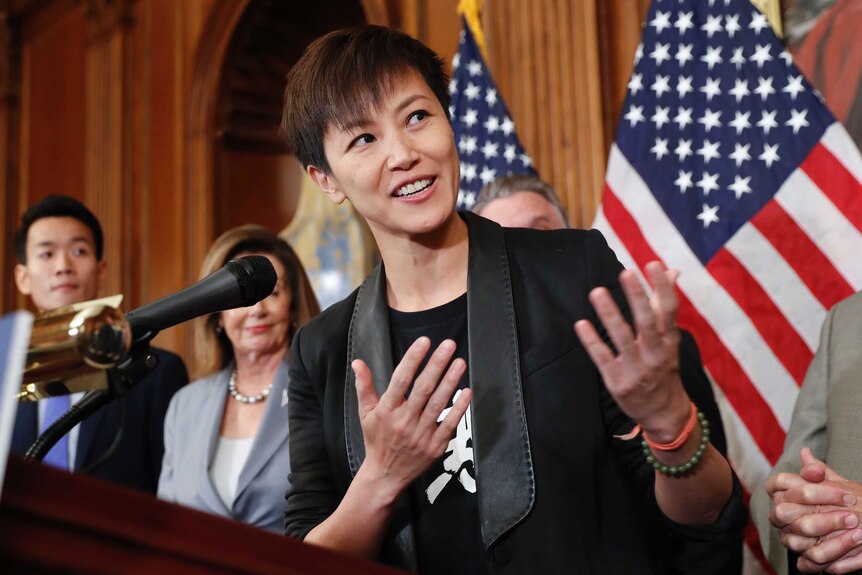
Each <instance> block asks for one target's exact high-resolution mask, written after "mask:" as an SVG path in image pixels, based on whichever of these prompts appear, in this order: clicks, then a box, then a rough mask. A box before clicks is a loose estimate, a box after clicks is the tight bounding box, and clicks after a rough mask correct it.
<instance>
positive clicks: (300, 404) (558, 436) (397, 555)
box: [286, 214, 745, 574]
mask: <svg viewBox="0 0 862 575" xmlns="http://www.w3.org/2000/svg"><path fill="white" fill-rule="evenodd" d="M463 217H464V219H465V220H466V222H467V224H468V226H469V239H470V254H469V264H468V266H469V267H468V289H467V306H468V331H469V333H468V338H469V357H468V366H469V370H470V386H471V388H472V390H473V400H472V403H471V410H472V422H473V450H474V458H475V469H476V472H477V484H478V489H477V495H478V498H479V513H480V525H481V531H482V539H483V543H484V551H485V558H486V562H487V565H488V568H489V570H490V571H491V572H492V573H553V572H566V573H601V574H614V573H620V574H622V573H625V574H630V573H638V574H649V573H668V572H675V571H673V570H672V568H671V567H669V565H671V564H673V563H674V562H675V561H676V556H677V555H679V553H680V552H682V554H683V556H685V554H686V552H685V551H684V550H683V549H678V548H674V546H672V545H668V541H667V538H666V533H667V532H668V531H675V532H677V533H680V534H684V535H685V537H686V538H688V539H690V540H692V541H719V542H722V541H727V540H728V538H730V539H733V540H734V541H736V542H739V541H741V539H740V538H739V534H740V533H741V528H742V526H743V525H744V523H745V510H744V506H743V504H742V501H741V497H740V496H739V489H738V485H737V489H736V490H735V494H734V497H733V498H732V499H731V501H730V502H729V504H728V506H727V507H726V508H725V510H724V513H723V514H722V517H721V518H720V519H719V521H718V523H717V524H716V525H714V526H710V527H706V528H700V529H694V528H685V527H682V526H678V525H674V524H671V522H670V521H669V520H667V519H666V518H664V517H663V516H662V515H661V513H660V511H659V510H658V507H657V504H656V502H655V496H654V472H653V470H652V467H650V466H647V465H646V463H645V461H644V458H643V454H642V452H641V448H640V443H639V442H638V441H628V442H624V441H621V440H618V439H614V438H613V437H612V436H613V435H615V434H617V435H618V434H624V433H627V432H629V431H630V430H631V429H632V427H633V422H632V421H631V420H630V419H629V418H628V417H627V416H626V415H625V414H624V413H623V412H622V411H621V410H620V409H619V407H618V406H617V405H616V403H615V402H614V401H613V399H612V398H611V396H610V394H609V393H608V392H607V390H606V389H605V387H604V385H603V383H602V380H601V378H600V377H599V374H598V371H597V369H596V368H595V366H594V365H593V363H592V361H591V360H590V358H589V356H588V355H587V353H586V351H585V350H584V348H583V347H582V346H581V344H580V342H579V341H578V339H577V336H576V335H575V333H574V331H573V329H572V326H573V324H574V322H575V321H576V320H578V319H581V318H589V319H591V320H593V321H594V322H595V321H596V318H595V314H594V312H593V309H592V306H591V305H590V303H589V301H588V300H587V294H588V293H589V291H590V290H591V289H592V288H593V287H596V286H601V285H604V286H608V287H609V288H610V289H611V291H612V293H613V294H614V295H615V297H616V298H617V300H618V301H619V302H622V299H623V298H622V292H621V288H620V286H619V284H618V281H617V276H618V274H619V272H620V270H621V266H620V264H619V263H618V262H617V260H616V258H615V257H614V255H613V253H612V252H611V251H610V249H609V248H608V247H607V244H606V243H605V241H604V238H603V237H602V236H601V234H599V233H598V232H594V231H593V232H585V231H581V230H562V231H554V232H537V231H534V230H521V229H502V228H500V227H499V226H498V225H497V224H494V223H492V222H489V221H488V220H485V219H483V218H480V217H478V216H474V215H472V214H463ZM623 305H624V304H623ZM391 349H392V348H391V345H390V340H389V329H388V317H387V304H386V279H385V271H384V269H383V267H382V266H380V267H378V268H377V270H376V271H375V272H372V274H371V276H370V277H369V278H368V279H367V280H366V281H365V283H364V284H363V285H362V286H361V287H360V288H359V289H358V290H357V291H356V292H354V293H353V294H352V295H351V296H350V297H348V298H347V299H346V300H344V301H343V302H340V303H338V304H335V305H333V306H332V307H330V308H329V309H327V310H326V311H324V312H323V313H322V314H321V315H320V316H318V317H317V318H316V319H315V320H313V321H312V322H311V323H309V324H308V325H307V326H306V327H305V328H304V329H303V330H301V331H300V332H299V333H298V334H297V336H296V338H295V339H294V346H293V353H292V358H293V359H292V364H291V382H290V386H289V396H290V403H289V412H290V435H291V441H290V451H291V468H292V470H293V473H292V475H291V484H292V489H291V490H290V491H289V492H288V502H287V513H286V530H287V532H288V534H291V535H295V536H298V537H304V536H305V535H306V533H307V532H308V531H309V530H310V529H311V528H313V527H314V526H315V525H317V524H318V523H320V522H321V521H322V520H323V519H325V518H326V517H328V516H329V515H330V514H331V513H332V511H333V510H334V509H335V508H336V507H337V505H338V503H339V502H340V500H341V498H342V496H343V495H344V493H345V491H346V490H347V487H348V485H349V484H350V481H351V480H352V478H353V476H354V475H355V474H356V471H357V469H358V468H359V466H360V464H361V463H362V460H363V458H364V455H365V448H364V443H363V438H362V431H361V427H360V425H359V418H358V414H357V407H356V391H355V382H354V377H353V373H352V371H351V370H349V369H347V366H348V365H349V363H350V361H351V360H352V359H353V358H362V359H364V360H365V361H366V362H367V363H368V365H369V367H370V368H371V372H372V373H373V374H374V383H375V387H377V391H378V392H379V393H382V392H383V391H384V389H385V387H386V385H387V383H388V381H389V379H390V377H391V374H392V371H393V358H392V357H391ZM687 355H690V354H683V356H682V357H683V360H684V361H688V360H687V359H686V356H687ZM689 370H690V367H686V372H688V371H689ZM715 421H716V422H717V421H718V419H716V420H715ZM402 499H404V498H402ZM655 525H660V526H661V530H660V532H656V530H655V529H654V526H655ZM678 547H685V546H678ZM380 558H381V560H382V561H384V562H386V563H390V564H393V565H397V566H402V567H407V568H415V566H416V556H415V545H414V542H413V531H412V526H411V517H410V511H409V506H408V505H407V504H406V502H405V501H402V505H400V506H399V507H398V508H397V509H396V511H395V514H394V516H393V518H392V521H391V524H390V528H389V531H388V532H387V535H386V538H385V541H384V546H383V549H382V551H381V557H380ZM712 560H713V559H712V558H710V559H709V561H712ZM719 561H721V559H719ZM695 567H696V569H695V572H698V573H704V572H708V571H709V569H710V565H709V563H705V564H702V565H699V566H695ZM719 572H722V573H728V571H719Z"/></svg>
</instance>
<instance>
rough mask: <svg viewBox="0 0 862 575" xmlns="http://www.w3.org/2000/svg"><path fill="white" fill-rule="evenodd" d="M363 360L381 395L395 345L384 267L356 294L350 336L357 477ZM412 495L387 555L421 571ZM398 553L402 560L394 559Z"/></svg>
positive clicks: (351, 447)
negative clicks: (357, 370)
mask: <svg viewBox="0 0 862 575" xmlns="http://www.w3.org/2000/svg"><path fill="white" fill-rule="evenodd" d="M354 359H361V360H363V361H365V363H366V364H368V368H369V369H370V370H371V374H372V375H373V376H374V388H375V390H376V391H377V394H378V395H381V394H382V393H383V392H384V391H386V388H387V387H388V386H389V380H390V379H392V371H393V369H394V365H393V363H392V343H391V338H390V337H389V307H388V304H387V303H386V273H385V271H384V269H383V264H382V263H381V264H380V265H378V266H377V268H375V270H374V271H373V272H371V275H369V276H368V278H366V280H365V282H363V284H362V286H361V287H360V288H359V292H358V293H357V295H356V303H355V304H354V306H353V317H352V318H351V320H350V330H349V332H348V335H347V370H346V371H347V375H346V377H345V384H344V439H345V442H346V445H347V459H348V462H349V464H350V473H351V474H352V475H354V476H355V475H356V472H357V471H358V470H359V466H360V465H362V462H363V461H364V460H365V441H364V439H363V437H362V426H361V425H360V423H359V410H358V406H357V399H356V378H355V376H354V375H353V370H352V369H351V368H350V362H352V361H353V360H354ZM409 497H410V494H409V492H405V493H404V494H402V496H401V498H400V499H399V500H398V504H397V506H396V508H395V511H394V513H393V515H392V519H391V521H390V523H389V532H390V533H392V534H393V536H392V539H393V541H392V544H391V545H390V546H388V549H387V552H388V554H389V555H390V558H391V559H393V560H395V561H397V562H398V564H399V565H401V566H404V567H406V568H408V569H410V570H412V571H416V569H417V568H418V562H417V557H416V540H415V535H414V532H413V524H412V520H413V518H412V513H411V512H410V502H409ZM392 554H397V555H398V557H397V558H395V557H391V556H392Z"/></svg>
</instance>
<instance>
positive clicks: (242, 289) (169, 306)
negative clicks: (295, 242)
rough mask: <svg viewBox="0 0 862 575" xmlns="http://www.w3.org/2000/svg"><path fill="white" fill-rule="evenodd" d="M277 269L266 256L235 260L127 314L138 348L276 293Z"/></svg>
mask: <svg viewBox="0 0 862 575" xmlns="http://www.w3.org/2000/svg"><path fill="white" fill-rule="evenodd" d="M276 279H277V277H276V273H275V268H274V267H272V263H271V262H270V261H269V259H268V258H266V257H265V256H245V257H241V258H237V259H235V260H231V261H229V262H228V263H226V264H225V265H224V267H222V268H221V269H219V270H217V271H215V272H213V273H212V274H210V275H208V276H207V277H205V278H204V279H202V280H200V281H199V282H197V283H196V284H194V285H191V286H189V287H187V288H185V289H183V290H180V291H178V292H176V293H173V294H171V295H168V296H165V297H163V298H161V299H158V300H156V301H154V302H152V303H149V304H147V305H145V306H142V307H139V308H138V309H136V310H133V311H130V312H129V313H127V314H126V320H128V322H129V325H130V326H131V328H132V341H133V342H134V345H137V344H141V343H144V342H148V341H150V340H151V339H153V338H154V337H155V336H156V334H158V333H159V332H160V331H161V330H163V329H166V328H169V327H173V326H175V325H177V324H180V323H183V322H184V321H188V320H190V319H194V318H196V317H199V316H202V315H208V314H211V313H215V312H217V311H223V310H226V309H233V308H236V307H248V306H250V305H254V304H256V303H257V302H259V301H260V300H262V299H264V298H265V297H267V296H268V295H270V294H271V293H272V290H273V289H274V288H275V282H276Z"/></svg>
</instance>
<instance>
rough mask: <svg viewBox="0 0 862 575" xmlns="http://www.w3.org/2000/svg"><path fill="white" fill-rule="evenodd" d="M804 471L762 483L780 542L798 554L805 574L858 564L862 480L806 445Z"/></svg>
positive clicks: (802, 455)
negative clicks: (835, 468)
mask: <svg viewBox="0 0 862 575" xmlns="http://www.w3.org/2000/svg"><path fill="white" fill-rule="evenodd" d="M800 458H801V460H802V465H803V467H802V470H801V471H800V472H799V474H796V473H778V474H776V475H774V476H772V477H770V478H769V480H768V481H767V482H766V492H767V493H768V494H769V496H770V497H771V498H772V501H773V503H774V505H773V507H772V511H770V513H769V522H770V523H772V525H774V526H775V527H777V528H778V529H780V530H781V543H782V545H784V546H785V547H787V548H788V549H791V550H793V551H795V552H797V553H799V555H800V557H799V560H798V561H797V567H798V568H799V570H800V571H802V572H804V573H817V572H820V571H826V572H828V573H847V572H849V571H855V570H857V569H860V568H862V529H860V528H859V518H860V517H862V484H859V483H857V482H855V481H849V480H847V479H845V478H844V477H842V476H841V475H839V474H838V473H836V472H835V471H833V470H832V469H831V468H830V467H829V466H828V465H826V464H825V463H824V462H822V461H820V460H819V459H817V458H816V457H814V455H813V454H812V453H811V451H810V450H809V449H808V448H805V449H803V450H802V451H801V453H800Z"/></svg>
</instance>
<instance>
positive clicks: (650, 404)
mask: <svg viewBox="0 0 862 575" xmlns="http://www.w3.org/2000/svg"><path fill="white" fill-rule="evenodd" d="M645 272H646V276H647V279H648V280H649V282H650V284H651V285H652V287H653V290H654V294H653V297H652V298H649V297H648V296H647V294H646V292H645V290H644V288H643V286H642V285H641V283H640V281H639V280H638V278H637V275H636V274H635V272H633V271H631V270H626V271H624V272H622V273H621V274H620V285H622V288H623V291H624V292H625V295H626V299H627V300H628V304H629V307H630V308H631V311H632V316H633V318H634V325H635V328H636V330H637V332H636V333H635V331H634V330H633V329H632V326H630V325H629V323H628V322H627V321H626V319H625V318H624V317H623V315H622V313H620V310H619V308H618V307H617V305H616V303H615V302H614V300H613V298H612V297H611V294H610V292H609V291H608V290H607V289H606V288H603V287H602V288H596V289H594V290H592V291H591V292H590V302H591V303H592V304H593V307H594V308H595V310H596V314H597V315H598V318H599V320H600V321H601V322H602V325H604V327H605V329H606V330H607V333H608V335H609V336H610V339H611V341H612V342H613V344H614V346H615V347H616V349H617V354H614V352H613V351H612V350H611V348H610V347H609V346H608V345H607V344H606V343H605V342H604V340H603V339H602V338H601V337H600V336H599V334H598V332H597V331H596V328H595V326H594V325H593V324H592V323H591V322H590V321H588V320H580V321H578V322H577V323H576V324H575V331H576V332H577V334H578V337H579V338H580V339H581V342H582V343H583V345H584V347H585V348H586V350H587V353H589V355H590V357H591V358H592V360H593V362H594V363H595V364H596V366H597V367H598V369H599V372H600V373H601V375H602V378H603V379H604V382H605V386H606V387H607V388H608V391H609V392H610V393H611V395H612V396H613V398H614V400H615V401H616V402H617V404H618V405H619V406H620V408H621V409H622V410H623V411H624V412H625V413H626V414H627V415H628V416H629V417H631V418H632V419H633V420H634V421H635V422H636V423H638V424H639V425H640V426H641V428H642V429H643V430H644V431H645V432H647V433H648V434H649V436H650V437H651V438H652V439H653V440H655V441H657V442H659V443H664V442H669V441H672V440H673V439H674V438H675V437H676V436H677V435H678V434H679V433H680V431H681V430H682V429H683V427H684V426H685V421H686V420H687V418H688V417H689V414H690V410H689V399H688V395H687V394H686V392H685V389H684V388H683V386H682V380H681V379H680V375H679V341H680V335H679V330H678V329H677V326H676V314H677V310H678V308H679V303H678V300H677V297H676V293H675V292H674V282H675V281H676V277H677V275H678V272H676V271H675V270H666V269H665V268H664V266H663V265H662V264H660V263H659V262H650V263H648V264H647V265H646V268H645Z"/></svg>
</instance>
